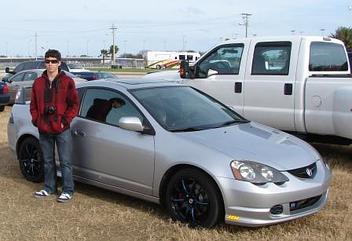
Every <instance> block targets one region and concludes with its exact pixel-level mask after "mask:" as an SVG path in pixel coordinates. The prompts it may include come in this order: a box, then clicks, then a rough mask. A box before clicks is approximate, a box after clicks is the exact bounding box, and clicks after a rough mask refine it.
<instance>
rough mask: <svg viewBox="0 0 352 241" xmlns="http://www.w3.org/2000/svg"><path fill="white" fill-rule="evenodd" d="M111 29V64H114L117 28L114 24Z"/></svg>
mask: <svg viewBox="0 0 352 241" xmlns="http://www.w3.org/2000/svg"><path fill="white" fill-rule="evenodd" d="M110 29H111V30H112V53H111V54H112V62H111V64H112V65H115V31H116V30H117V28H116V27H115V26H114V24H113V25H112V26H111V28H110Z"/></svg>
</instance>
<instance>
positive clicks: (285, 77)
mask: <svg viewBox="0 0 352 241" xmlns="http://www.w3.org/2000/svg"><path fill="white" fill-rule="evenodd" d="M297 54H298V47H297V48H295V47H294V46H292V43H291V42H288V41H285V42H259V41H253V42H252V47H251V48H250V51H249V55H248V56H251V57H250V58H249V61H248V63H247V67H246V81H245V83H244V86H243V91H244V103H243V104H244V110H243V116H244V117H245V118H247V119H249V120H253V121H257V122H259V123H262V124H266V125H269V126H272V127H275V128H278V129H282V130H294V129H295V126H294V92H295V90H294V81H295V73H294V71H293V68H294V63H295V62H296V61H295V58H296V57H295V56H296V55H297Z"/></svg>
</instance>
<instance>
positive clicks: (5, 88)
mask: <svg viewBox="0 0 352 241" xmlns="http://www.w3.org/2000/svg"><path fill="white" fill-rule="evenodd" d="M2 92H3V93H4V94H7V93H9V86H8V85H4V87H3V89H2Z"/></svg>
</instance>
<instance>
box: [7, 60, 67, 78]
mask: <svg viewBox="0 0 352 241" xmlns="http://www.w3.org/2000/svg"><path fill="white" fill-rule="evenodd" d="M60 68H61V69H62V70H65V71H67V72H70V70H69V68H68V67H67V65H66V63H65V62H63V61H62V62H61V65H60ZM30 69H45V63H44V60H33V61H25V62H22V63H20V64H18V65H17V66H16V67H15V69H14V70H10V68H9V67H6V68H5V72H6V73H8V74H7V75H5V76H4V78H3V79H2V80H3V81H6V80H7V79H9V78H10V77H11V76H12V75H14V74H16V73H18V72H21V71H24V70H30Z"/></svg>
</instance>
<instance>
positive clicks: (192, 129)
mask: <svg viewBox="0 0 352 241" xmlns="http://www.w3.org/2000/svg"><path fill="white" fill-rule="evenodd" d="M200 130H204V128H195V127H187V128H184V129H174V130H170V131H171V132H191V131H200Z"/></svg>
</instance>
